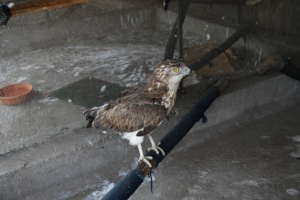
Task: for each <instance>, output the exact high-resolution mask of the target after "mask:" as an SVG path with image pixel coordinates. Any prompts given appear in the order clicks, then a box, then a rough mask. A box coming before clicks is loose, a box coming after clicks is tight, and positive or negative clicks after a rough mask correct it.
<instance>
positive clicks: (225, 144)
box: [70, 103, 300, 200]
mask: <svg viewBox="0 0 300 200" xmlns="http://www.w3.org/2000/svg"><path fill="white" fill-rule="evenodd" d="M299 118H300V104H299V103H298V104H297V105H295V106H293V107H290V108H287V109H285V110H284V111H281V112H278V113H276V114H272V115H270V116H267V117H264V118H262V119H259V120H255V121H252V122H250V123H247V124H243V125H236V126H234V127H231V128H229V129H224V130H222V129H221V130H218V128H217V127H214V128H210V129H207V130H206V131H207V132H211V134H213V132H216V131H224V133H223V134H222V135H221V136H219V137H216V138H212V139H209V140H208V141H207V142H205V143H202V144H200V143H199V144H195V145H193V146H191V147H190V148H186V149H181V151H179V152H178V151H177V152H176V153H171V154H170V155H169V156H168V158H166V159H165V160H164V162H163V163H162V164H161V165H160V166H159V168H158V169H157V170H155V171H154V175H153V176H154V183H153V184H154V192H153V193H151V191H150V183H149V179H147V180H146V181H145V183H144V184H143V185H142V186H141V187H140V188H139V189H138V190H137V192H136V193H135V194H134V195H133V196H132V197H131V198H130V199H132V200H133V199H139V200H143V199H145V200H146V199H147V200H149V199H157V200H162V199H165V200H168V199H174V200H199V199H207V200H210V199H211V200H218V199H233V200H235V199H236V200H239V199H245V200H254V199H255V200H269V199H274V200H277V199H278V200H296V199H299V197H300V174H299V171H300V160H299V159H297V158H295V157H294V156H293V154H291V153H293V152H294V153H295V152H297V151H299V145H300V143H299V140H297V138H299V137H300V135H299V134H300V126H299ZM199 135H201V132H199ZM124 174H125V173H124V172H123V173H121V174H120V177H122V176H123V175H124ZM120 177H119V178H120ZM116 180H117V179H116V178H114V179H113V180H111V179H106V180H103V181H102V186H101V187H100V188H99V189H98V190H96V191H90V192H85V193H83V194H81V195H78V196H76V197H74V198H71V199H70V200H83V199H84V200H98V199H99V200H100V199H101V198H102V197H103V195H104V194H105V193H106V192H107V191H109V190H110V189H111V188H112V187H113V185H114V183H115V181H116Z"/></svg>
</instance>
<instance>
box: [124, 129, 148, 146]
mask: <svg viewBox="0 0 300 200" xmlns="http://www.w3.org/2000/svg"><path fill="white" fill-rule="evenodd" d="M143 130H144V128H142V129H139V130H136V131H133V132H125V133H121V134H122V139H125V140H128V141H129V144H130V145H132V146H137V145H139V144H142V143H143V142H144V136H137V135H136V134H137V133H138V132H140V131H143Z"/></svg>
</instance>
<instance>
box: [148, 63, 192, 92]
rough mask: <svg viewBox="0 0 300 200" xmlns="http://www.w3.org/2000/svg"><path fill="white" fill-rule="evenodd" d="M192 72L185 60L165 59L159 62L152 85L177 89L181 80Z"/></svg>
mask: <svg viewBox="0 0 300 200" xmlns="http://www.w3.org/2000/svg"><path fill="white" fill-rule="evenodd" d="M190 72H191V70H190V68H188V67H187V66H186V65H185V64H184V63H183V62H180V61H178V60H164V61H162V62H161V63H160V64H158V65H157V66H156V68H155V70H154V72H153V76H152V80H151V82H152V83H151V85H152V87H154V88H159V87H167V88H168V89H171V90H172V89H177V88H178V85H179V84H180V82H181V80H182V79H183V78H184V77H185V76H187V75H189V74H190Z"/></svg>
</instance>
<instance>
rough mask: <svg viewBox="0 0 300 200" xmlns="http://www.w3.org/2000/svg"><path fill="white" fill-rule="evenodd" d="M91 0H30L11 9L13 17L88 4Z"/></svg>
mask: <svg viewBox="0 0 300 200" xmlns="http://www.w3.org/2000/svg"><path fill="white" fill-rule="evenodd" d="M88 1H90V0H30V1H25V2H23V3H21V2H20V3H19V4H16V6H15V7H13V8H12V9H11V12H12V15H13V16H16V15H22V14H27V13H33V12H39V11H44V10H48V9H53V8H62V7H65V6H71V5H75V4H80V3H86V2H88Z"/></svg>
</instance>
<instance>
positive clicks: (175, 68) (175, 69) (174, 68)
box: [172, 67, 181, 73]
mask: <svg viewBox="0 0 300 200" xmlns="http://www.w3.org/2000/svg"><path fill="white" fill-rule="evenodd" d="M172 70H173V72H176V73H178V72H180V70H181V69H180V67H173V69H172Z"/></svg>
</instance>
